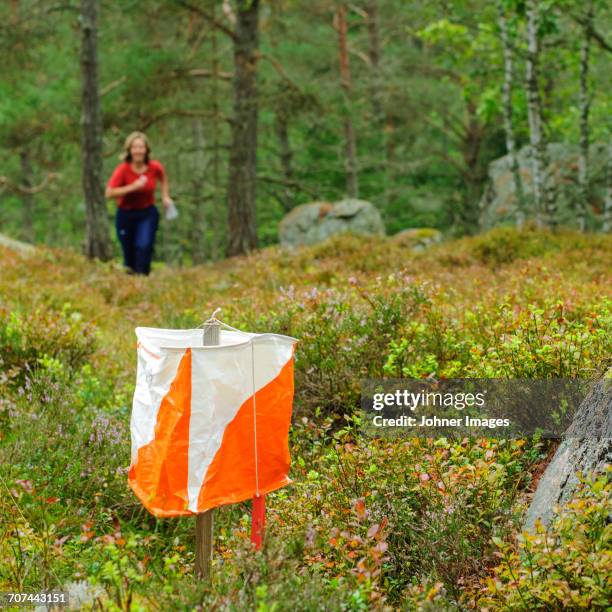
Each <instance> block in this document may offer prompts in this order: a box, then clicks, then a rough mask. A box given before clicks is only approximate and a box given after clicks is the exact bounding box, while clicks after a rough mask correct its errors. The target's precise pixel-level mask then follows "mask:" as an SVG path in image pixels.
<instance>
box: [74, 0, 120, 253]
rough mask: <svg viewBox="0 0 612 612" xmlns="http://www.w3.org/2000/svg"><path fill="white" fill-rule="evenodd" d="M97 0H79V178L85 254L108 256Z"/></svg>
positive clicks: (111, 250) (110, 249)
mask: <svg viewBox="0 0 612 612" xmlns="http://www.w3.org/2000/svg"><path fill="white" fill-rule="evenodd" d="M98 8H99V0H82V1H81V94H82V95H81V102H82V109H81V112H82V119H81V123H82V126H83V128H82V130H83V131H82V138H81V157H82V164H83V170H82V181H83V193H84V196H85V210H86V228H87V235H86V242H85V254H86V255H87V257H90V258H94V257H96V258H98V259H101V260H103V261H107V260H109V259H111V257H112V255H113V249H112V244H111V242H110V238H109V233H108V232H109V223H108V212H107V208H106V200H105V198H104V190H103V183H102V172H103V166H102V113H101V109H100V85H99V80H98V42H97V38H98V26H97V19H98Z"/></svg>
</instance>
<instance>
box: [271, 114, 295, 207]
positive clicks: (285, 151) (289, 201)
mask: <svg viewBox="0 0 612 612" xmlns="http://www.w3.org/2000/svg"><path fill="white" fill-rule="evenodd" d="M275 128H276V136H277V138H278V148H279V151H280V161H281V167H282V169H283V179H284V182H285V187H284V190H283V195H282V198H281V203H282V205H283V208H284V209H285V212H289V211H290V210H291V209H292V208H293V207H294V206H295V202H294V190H293V188H292V187H291V185H292V183H293V165H292V160H293V151H292V150H291V143H290V142H289V122H288V120H287V113H286V112H284V111H283V110H280V111H279V112H277V113H276V121H275Z"/></svg>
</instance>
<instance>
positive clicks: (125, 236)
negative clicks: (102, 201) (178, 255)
mask: <svg viewBox="0 0 612 612" xmlns="http://www.w3.org/2000/svg"><path fill="white" fill-rule="evenodd" d="M158 224H159V210H157V206H155V204H152V205H151V206H147V207H146V208H140V209H136V210H126V209H124V208H117V214H116V216H115V226H116V228H117V236H118V238H119V242H121V248H122V250H123V263H124V264H125V266H126V267H128V268H130V269H132V270H133V271H134V272H136V273H137V274H149V272H150V271H151V259H152V257H153V245H154V244H155V232H156V231H157V226H158Z"/></svg>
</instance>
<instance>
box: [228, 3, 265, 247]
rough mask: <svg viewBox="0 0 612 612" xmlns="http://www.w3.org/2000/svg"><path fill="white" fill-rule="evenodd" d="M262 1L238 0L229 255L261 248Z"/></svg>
mask: <svg viewBox="0 0 612 612" xmlns="http://www.w3.org/2000/svg"><path fill="white" fill-rule="evenodd" d="M258 17H259V0H238V10H237V15H236V38H235V41H234V66H235V68H234V70H235V75H234V82H233V85H234V116H233V120H232V144H231V151H230V160H229V185H228V198H227V202H228V211H227V212H228V233H229V235H228V244H227V255H228V256H232V255H240V254H243V253H248V252H249V251H251V250H252V249H254V248H256V247H257V227H256V220H255V182H256V154H257V59H258V57H257V46H258Z"/></svg>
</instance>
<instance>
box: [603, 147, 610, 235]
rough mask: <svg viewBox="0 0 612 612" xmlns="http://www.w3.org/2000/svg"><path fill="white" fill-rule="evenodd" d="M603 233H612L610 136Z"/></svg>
mask: <svg viewBox="0 0 612 612" xmlns="http://www.w3.org/2000/svg"><path fill="white" fill-rule="evenodd" d="M602 229H603V231H604V232H610V231H612V135H610V137H609V140H608V164H607V168H606V199H605V202H604V212H603V227H602Z"/></svg>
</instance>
